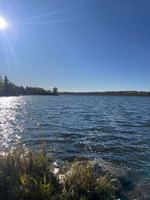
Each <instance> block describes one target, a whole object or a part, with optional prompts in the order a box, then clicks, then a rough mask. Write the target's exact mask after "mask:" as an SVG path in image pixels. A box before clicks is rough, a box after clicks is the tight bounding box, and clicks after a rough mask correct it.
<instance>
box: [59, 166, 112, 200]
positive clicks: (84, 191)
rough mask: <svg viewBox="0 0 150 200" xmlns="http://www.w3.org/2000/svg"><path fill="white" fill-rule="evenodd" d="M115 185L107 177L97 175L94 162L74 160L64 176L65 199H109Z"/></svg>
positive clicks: (63, 197)
mask: <svg viewBox="0 0 150 200" xmlns="http://www.w3.org/2000/svg"><path fill="white" fill-rule="evenodd" d="M113 196H114V187H113V186H112V184H111V182H110V181H108V180H107V179H106V178H105V177H97V175H96V174H95V173H94V170H93V167H92V164H91V163H90V162H88V163H87V164H83V163H82V162H74V163H73V165H72V167H71V169H70V171H69V172H68V173H67V174H66V175H65V178H64V191H63V196H62V199H64V200H108V199H111V198H112V197H113Z"/></svg>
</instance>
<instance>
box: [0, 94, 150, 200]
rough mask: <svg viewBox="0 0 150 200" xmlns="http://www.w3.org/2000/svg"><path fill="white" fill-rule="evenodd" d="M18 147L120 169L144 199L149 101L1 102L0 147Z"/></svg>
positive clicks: (149, 179)
mask: <svg viewBox="0 0 150 200" xmlns="http://www.w3.org/2000/svg"><path fill="white" fill-rule="evenodd" d="M19 141H22V142H23V143H24V144H25V145H29V144H31V145H32V146H34V147H37V146H39V145H41V144H42V143H43V141H45V142H46V145H47V149H52V152H53V154H54V155H55V156H56V158H57V159H63V160H64V159H73V158H74V157H75V156H76V155H80V156H85V157H90V158H91V159H97V160H104V161H107V162H108V161H109V162H112V163H114V164H116V165H118V166H121V167H124V168H125V169H126V170H127V171H128V172H129V173H130V174H131V177H132V179H133V180H134V181H135V182H136V184H137V186H139V187H141V188H142V190H143V192H145V193H146V194H147V195H148V196H149V197H150V97H121V96H120V97H119V96H71V95H68V96H65V95H62V96H25V97H23V96H20V97H1V98H0V146H1V147H8V146H11V147H13V146H15V145H16V144H17V143H18V142H19Z"/></svg>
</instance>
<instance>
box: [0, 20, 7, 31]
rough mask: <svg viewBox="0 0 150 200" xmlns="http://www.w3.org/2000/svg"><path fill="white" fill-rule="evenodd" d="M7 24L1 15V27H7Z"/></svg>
mask: <svg viewBox="0 0 150 200" xmlns="http://www.w3.org/2000/svg"><path fill="white" fill-rule="evenodd" d="M6 26H7V22H6V21H5V19H4V18H3V17H0V29H5V28H6Z"/></svg>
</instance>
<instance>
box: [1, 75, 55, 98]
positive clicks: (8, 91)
mask: <svg viewBox="0 0 150 200" xmlns="http://www.w3.org/2000/svg"><path fill="white" fill-rule="evenodd" d="M57 94H58V89H57V87H54V88H53V89H52V91H51V90H44V89H43V88H39V87H28V86H27V87H23V86H20V87H19V86H17V85H15V84H14V83H12V82H11V81H9V79H8V77H7V76H5V77H4V79H3V78H2V76H1V74H0V96H20V95H57Z"/></svg>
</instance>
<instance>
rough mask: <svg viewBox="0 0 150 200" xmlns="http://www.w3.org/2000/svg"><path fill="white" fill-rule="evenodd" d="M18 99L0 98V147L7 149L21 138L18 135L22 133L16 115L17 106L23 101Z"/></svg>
mask: <svg viewBox="0 0 150 200" xmlns="http://www.w3.org/2000/svg"><path fill="white" fill-rule="evenodd" d="M18 98H20V97H1V98H0V138H1V140H0V146H1V147H8V146H11V144H13V143H15V144H17V143H18V142H19V140H20V138H21V136H20V134H19V133H21V132H22V131H23V127H21V126H20V125H21V124H20V122H19V118H18V117H17V115H18V112H19V110H18V106H20V103H21V104H22V105H23V104H25V102H24V103H23V101H20V100H21V99H20V100H19V101H18Z"/></svg>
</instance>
